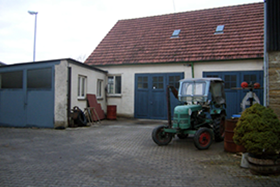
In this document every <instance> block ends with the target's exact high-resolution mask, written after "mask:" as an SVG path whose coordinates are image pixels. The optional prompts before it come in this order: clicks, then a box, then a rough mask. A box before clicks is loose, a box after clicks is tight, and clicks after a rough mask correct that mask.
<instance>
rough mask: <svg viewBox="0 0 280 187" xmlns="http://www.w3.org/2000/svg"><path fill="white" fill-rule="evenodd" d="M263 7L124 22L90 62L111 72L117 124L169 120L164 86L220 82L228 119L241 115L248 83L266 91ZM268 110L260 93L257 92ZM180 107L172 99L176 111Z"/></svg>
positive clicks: (111, 98)
mask: <svg viewBox="0 0 280 187" xmlns="http://www.w3.org/2000/svg"><path fill="white" fill-rule="evenodd" d="M263 7H264V4H263V3H253V4H245V5H236V6H228V7H221V8H213V9H205V10H197V11H188V12H182V13H174V14H167V15H161V16H152V17H144V18H137V19H128V20H120V21H118V22H117V23H116V25H115V26H114V27H113V28H112V29H111V30H110V32H109V33H108V34H107V35H106V36H105V38H104V39H103V40H102V41H101V43H100V44H99V45H98V46H97V48H96V49H95V50H94V51H93V52H92V54H91V55H90V56H89V57H88V58H87V60H86V61H85V63H86V64H87V65H94V66H96V67H99V68H101V69H103V70H105V71H108V77H107V78H108V85H107V92H108V97H107V98H108V104H109V105H117V114H118V116H126V117H135V118H146V119H167V109H166V108H167V106H166V105H167V104H166V97H165V95H166V86H167V85H174V86H176V87H178V80H180V79H183V78H192V77H195V78H199V77H221V78H222V79H223V80H224V81H225V91H226V97H227V114H228V116H227V117H231V115H232V114H236V113H239V112H240V111H241V107H240V103H241V101H242V99H243V97H244V96H245V94H246V91H244V90H236V89H235V90H234V89H232V88H234V87H240V84H241V83H242V82H243V81H247V82H249V83H255V82H259V83H260V84H261V86H262V85H263V50H264V49H263V35H264V31H263V27H264V8H263ZM256 93H257V95H258V97H259V99H260V100H261V102H263V90H256ZM176 104H178V101H176V99H175V98H172V106H173V107H174V106H175V105H176Z"/></svg>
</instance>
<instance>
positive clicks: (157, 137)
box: [152, 125, 172, 146]
mask: <svg viewBox="0 0 280 187" xmlns="http://www.w3.org/2000/svg"><path fill="white" fill-rule="evenodd" d="M164 128H167V127H166V126H164V125H161V126H158V127H156V128H155V129H154V130H153V132H152V138H153V140H154V142H155V143H156V144H158V145H159V146H161V145H168V144H169V143H170V141H171V140H172V135H171V134H170V133H167V132H164Z"/></svg>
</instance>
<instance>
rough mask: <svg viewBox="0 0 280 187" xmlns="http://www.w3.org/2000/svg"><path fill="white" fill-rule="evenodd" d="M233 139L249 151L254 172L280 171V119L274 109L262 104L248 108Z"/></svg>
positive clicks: (249, 160) (235, 130)
mask: <svg viewBox="0 0 280 187" xmlns="http://www.w3.org/2000/svg"><path fill="white" fill-rule="evenodd" d="M233 141H234V142H235V143H236V144H237V145H242V146H244V147H245V149H246V150H247V152H248V153H249V154H248V162H249V168H250V169H251V172H252V173H258V174H275V173H279V172H280V157H279V151H280V121H279V119H278V118H277V116H276V114H275V113H274V111H273V110H272V109H270V108H266V107H264V106H262V105H260V104H254V105H253V106H251V107H250V108H247V109H246V110H245V111H244V112H243V113H242V115H241V117H240V118H239V120H238V122H237V125H236V128H235V129H234V136H233Z"/></svg>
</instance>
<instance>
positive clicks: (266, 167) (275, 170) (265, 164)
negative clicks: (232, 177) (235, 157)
mask: <svg viewBox="0 0 280 187" xmlns="http://www.w3.org/2000/svg"><path fill="white" fill-rule="evenodd" d="M248 163H249V169H250V172H251V173H252V174H257V175H275V174H280V158H268V157H263V158H261V157H258V156H255V155H252V154H248Z"/></svg>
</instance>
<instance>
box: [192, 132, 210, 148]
mask: <svg viewBox="0 0 280 187" xmlns="http://www.w3.org/2000/svg"><path fill="white" fill-rule="evenodd" d="M212 142H213V132H212V130H211V129H210V128H206V127H201V128H199V129H198V130H197V131H196V133H195V134H194V145H195V147H196V148H197V149H199V150H205V149H208V148H209V147H210V146H211V144H212Z"/></svg>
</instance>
